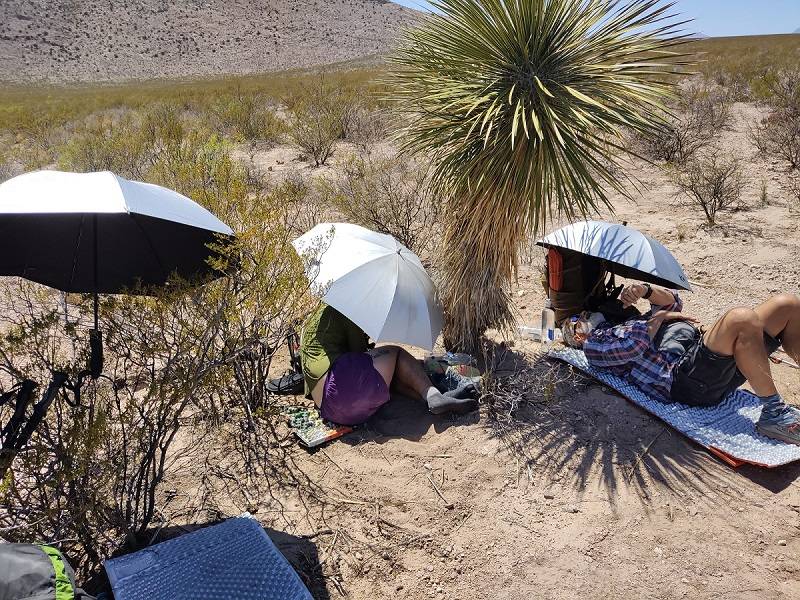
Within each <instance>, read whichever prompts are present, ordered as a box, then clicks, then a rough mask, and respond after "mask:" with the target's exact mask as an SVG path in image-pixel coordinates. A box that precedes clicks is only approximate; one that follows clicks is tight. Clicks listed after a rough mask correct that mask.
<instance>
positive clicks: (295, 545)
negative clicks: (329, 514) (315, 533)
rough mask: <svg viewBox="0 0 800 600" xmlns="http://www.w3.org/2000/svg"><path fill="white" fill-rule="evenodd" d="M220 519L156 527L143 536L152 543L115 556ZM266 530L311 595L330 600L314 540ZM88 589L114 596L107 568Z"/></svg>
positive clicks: (88, 584)
mask: <svg viewBox="0 0 800 600" xmlns="http://www.w3.org/2000/svg"><path fill="white" fill-rule="evenodd" d="M220 522H222V521H221V520H216V521H209V522H206V523H192V524H189V525H181V526H172V527H164V528H162V529H154V530H152V531H148V533H147V534H145V535H144V536H143V537H144V538H145V539H148V540H152V543H151V544H143V545H141V546H140V547H138V548H133V549H131V548H125V549H124V550H121V551H119V552H117V553H115V554H114V556H112V558H115V557H117V556H122V555H124V554H128V553H129V552H135V551H136V550H141V549H142V548H144V547H146V546H148V545H152V544H157V543H159V542H164V541H166V540H170V539H173V538H176V537H179V536H181V535H184V534H186V533H191V532H192V531H197V530H198V529H203V528H204V527H209V526H211V525H216V524H218V523H220ZM264 531H265V532H266V533H267V535H268V536H269V538H270V539H271V540H272V542H273V543H274V544H275V546H277V548H278V550H280V552H281V554H283V556H284V557H285V558H286V560H288V561H289V564H291V565H292V568H293V569H294V570H295V572H296V573H297V574H298V576H299V577H300V579H301V580H302V581H303V583H304V584H305V586H306V587H307V588H308V590H309V591H310V592H311V595H312V596H314V598H315V600H330V597H331V596H330V594H329V592H328V588H327V583H326V580H325V577H324V576H323V574H322V565H321V564H320V561H319V553H318V551H317V547H316V545H315V544H314V543H313V541H312V540H311V539H309V538H306V537H302V536H295V535H291V534H288V533H285V532H283V531H278V530H275V529H272V528H270V527H264ZM86 589H87V591H88V592H89V593H92V594H99V593H101V592H105V593H106V594H107V598H109V599H111V598H113V596H112V595H111V586H110V584H109V582H108V577H107V576H106V572H105V570H102V569H101V570H100V572H98V573H97V574H96V575H95V577H93V578H92V579H91V580H90V581H89V582H88V583H87V585H86Z"/></svg>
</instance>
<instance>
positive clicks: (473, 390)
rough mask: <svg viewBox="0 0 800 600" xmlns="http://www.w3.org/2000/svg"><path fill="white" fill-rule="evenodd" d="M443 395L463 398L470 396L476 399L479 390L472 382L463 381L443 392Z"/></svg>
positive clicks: (479, 394)
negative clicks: (454, 387)
mask: <svg viewBox="0 0 800 600" xmlns="http://www.w3.org/2000/svg"><path fill="white" fill-rule="evenodd" d="M444 395H445V396H448V397H450V398H458V399H465V398H471V399H472V400H477V399H478V398H480V396H481V391H480V389H479V388H478V386H477V385H476V384H474V383H472V382H468V383H463V384H461V385H460V386H458V387H457V388H456V389H454V390H450V391H449V392H445V393H444Z"/></svg>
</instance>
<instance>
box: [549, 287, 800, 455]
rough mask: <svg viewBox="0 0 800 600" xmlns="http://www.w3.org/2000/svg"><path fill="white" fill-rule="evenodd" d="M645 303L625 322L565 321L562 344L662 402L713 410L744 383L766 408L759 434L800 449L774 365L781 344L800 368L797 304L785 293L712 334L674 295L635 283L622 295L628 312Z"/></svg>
mask: <svg viewBox="0 0 800 600" xmlns="http://www.w3.org/2000/svg"><path fill="white" fill-rule="evenodd" d="M642 298H644V299H646V300H648V301H649V302H650V304H651V310H650V311H649V312H648V313H647V314H645V315H644V316H642V317H635V318H631V319H628V320H627V321H625V322H624V323H621V324H616V325H614V324H612V323H609V322H608V321H606V319H605V317H604V316H603V314H601V313H582V314H580V315H576V316H574V317H572V318H571V319H568V320H567V321H566V322H564V324H563V326H562V330H563V333H564V341H565V342H566V343H567V344H568V345H570V346H572V347H574V348H581V349H583V351H584V353H585V354H586V358H587V360H588V362H589V364H590V365H591V366H593V367H595V368H599V369H607V370H608V371H610V372H613V373H614V374H615V375H617V376H619V377H622V378H624V379H625V380H627V381H629V382H630V383H632V384H633V385H635V386H637V387H638V388H639V389H641V390H642V391H643V392H645V393H646V394H648V395H649V396H650V397H652V398H653V399H656V400H659V401H661V402H667V403H669V402H679V403H681V404H688V405H690V406H713V405H716V404H719V403H720V402H722V401H723V400H724V399H725V397H726V396H727V395H728V394H729V393H731V392H733V391H734V390H736V389H737V388H738V387H739V386H741V385H743V384H744V383H745V381H747V382H749V384H750V387H751V388H752V389H753V392H754V393H755V394H756V395H757V396H758V397H759V399H760V400H761V403H762V405H763V409H762V412H761V417H760V419H759V421H758V423H757V424H756V429H757V430H758V432H759V433H761V434H762V435H764V436H767V437H770V438H773V439H777V440H781V441H784V442H788V443H791V444H797V445H800V410H798V409H797V408H796V407H793V406H790V405H788V404H786V403H785V402H784V401H783V399H782V398H781V396H780V394H779V393H778V390H777V388H776V387H775V382H774V380H773V378H772V373H771V369H770V361H769V356H770V355H771V354H772V353H773V352H775V351H776V350H777V349H778V348H779V347H780V346H783V349H784V350H785V351H786V353H787V354H789V355H790V356H791V357H792V358H793V359H794V360H795V361H796V362H800V298H798V297H797V296H795V295H792V294H780V295H777V296H773V297H771V298H769V299H768V300H767V301H766V302H764V303H763V304H760V305H759V306H756V307H755V308H744V307H740V308H734V309H732V310H729V311H728V312H727V313H725V314H724V315H723V316H722V317H721V318H720V319H719V320H718V321H717V322H716V323H715V324H714V325H713V326H712V327H711V328H710V329H708V330H705V329H702V328H698V326H697V325H698V321H697V319H695V318H693V317H691V316H689V315H687V314H685V313H683V312H682V311H683V302H682V301H681V299H680V297H679V296H678V294H677V293H676V292H673V291H670V290H666V289H662V288H658V287H654V286H650V285H649V284H646V283H645V284H641V283H638V284H633V285H629V286H627V287H625V288H624V289H623V291H622V294H621V296H620V300H621V301H622V304H623V306H624V307H625V308H627V307H629V306H632V305H634V304H636V302H638V301H639V300H640V299H642Z"/></svg>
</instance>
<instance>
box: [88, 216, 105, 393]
mask: <svg viewBox="0 0 800 600" xmlns="http://www.w3.org/2000/svg"><path fill="white" fill-rule="evenodd" d="M92 220H93V226H92V229H93V230H94V231H93V235H94V248H93V254H94V257H93V258H94V329H92V330H91V331H90V332H89V348H90V350H91V356H90V357H89V372H90V373H91V376H92V379H97V378H98V377H100V374H101V373H102V372H103V334H102V333H101V332H100V306H99V305H100V300H99V298H98V293H97V287H98V286H97V280H98V276H97V255H98V243H97V215H96V214H95V215H94V217H93V219H92Z"/></svg>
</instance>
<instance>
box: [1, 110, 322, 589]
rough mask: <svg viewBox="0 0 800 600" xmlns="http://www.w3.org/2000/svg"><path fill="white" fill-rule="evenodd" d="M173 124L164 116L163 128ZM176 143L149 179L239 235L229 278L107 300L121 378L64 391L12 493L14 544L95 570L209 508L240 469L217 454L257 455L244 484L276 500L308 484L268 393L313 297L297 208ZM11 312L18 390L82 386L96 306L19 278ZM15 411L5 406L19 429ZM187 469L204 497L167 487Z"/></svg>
mask: <svg viewBox="0 0 800 600" xmlns="http://www.w3.org/2000/svg"><path fill="white" fill-rule="evenodd" d="M162 118H165V117H164V116H163V115H162ZM168 124H169V119H167V120H166V121H159V120H158V119H156V121H154V122H153V123H151V125H153V127H154V128H155V129H152V130H151V131H155V130H159V128H160V127H161V126H165V127H166V126H167V125H168ZM140 133H141V134H142V135H143V136H146V135H147V132H141V131H140ZM164 136H166V133H164V132H163V131H162V132H161V133H160V134H159V136H156V137H155V138H153V139H154V140H155V141H154V144H156V145H159V146H161V145H162V144H163V148H157V149H151V150H152V155H153V156H155V158H154V159H153V164H152V166H151V167H150V170H149V171H148V172H147V173H146V175H147V177H146V178H147V179H148V180H150V181H156V182H160V183H166V184H169V185H170V186H171V187H173V188H175V189H177V190H178V191H180V192H182V193H184V194H186V195H189V196H190V197H192V198H194V199H195V200H196V201H198V202H200V203H201V204H204V205H205V206H207V207H208V208H209V209H211V210H212V211H213V212H214V213H215V214H217V215H219V216H220V218H222V219H223V220H225V221H226V222H228V223H229V224H230V225H231V226H232V227H233V228H234V229H235V230H236V231H237V240H236V242H235V244H233V246H231V247H226V248H225V249H222V248H220V251H221V253H222V257H221V258H220V259H219V262H218V264H217V265H216V266H217V267H219V268H220V269H223V268H225V269H226V272H227V273H228V276H226V277H223V278H221V279H218V280H216V281H213V282H210V283H208V284H207V285H205V286H201V287H188V286H187V285H186V284H185V283H183V282H180V281H175V282H173V284H172V285H171V286H169V288H168V289H166V290H164V291H163V292H162V293H161V294H160V295H159V296H158V297H155V298H151V297H142V296H115V297H112V298H106V299H104V301H103V303H102V311H101V329H102V330H103V331H104V333H105V337H106V344H105V359H106V362H105V370H104V374H105V376H104V377H103V378H101V379H99V380H97V381H96V382H89V383H87V384H86V385H85V386H84V389H83V390H84V391H83V394H82V396H81V399H80V402H75V400H76V398H75V397H74V394H73V393H72V392H70V391H69V390H64V391H63V393H62V394H61V396H60V397H59V399H58V400H57V402H56V403H55V404H54V406H53V408H52V409H51V412H50V413H49V415H48V417H47V419H46V420H45V422H44V423H43V424H42V426H41V427H40V428H39V430H38V431H37V432H36V433H35V434H34V437H33V438H32V440H31V443H30V444H29V446H28V448H27V449H26V450H25V451H24V452H22V453H21V454H20V455H19V456H17V458H16V460H15V462H14V463H13V465H12V468H11V470H10V471H9V474H8V476H7V477H6V479H5V480H4V481H3V482H2V485H0V506H2V509H3V510H2V511H0V530H3V531H4V537H7V538H8V539H9V540H10V541H32V540H39V541H44V542H52V541H56V540H60V546H61V547H62V548H64V549H65V550H66V552H67V554H68V555H69V556H70V557H71V558H72V559H73V560H74V561H76V563H77V564H78V566H79V567H80V571H81V572H82V573H84V574H86V573H88V572H90V571H91V570H93V569H95V568H97V567H98V565H99V564H100V561H102V560H103V559H105V558H107V557H108V556H110V555H111V554H112V553H113V552H115V551H117V550H120V549H121V548H122V547H126V546H127V547H131V546H135V545H138V544H139V543H141V542H144V543H147V542H148V541H150V539H151V538H152V535H148V534H146V532H147V531H148V527H150V526H151V525H152V524H153V523H154V522H156V523H159V524H160V525H164V524H165V523H166V522H167V521H168V520H169V518H170V515H174V514H177V513H178V512H179V510H186V511H187V513H186V514H195V513H197V512H202V511H203V510H204V509H205V508H208V507H209V505H208V502H209V494H208V493H202V489H205V488H206V487H207V486H209V485H212V484H211V483H210V482H211V481H212V480H213V479H214V477H213V473H212V471H213V470H214V469H218V468H219V465H220V463H221V462H224V461H225V460H226V458H227V455H222V456H220V455H214V456H212V454H211V453H212V452H213V451H214V448H215V447H216V445H217V443H218V442H219V443H223V441H224V443H225V444H226V447H230V448H232V450H231V452H236V453H237V454H235V456H236V457H238V458H242V457H245V458H244V459H243V462H242V464H236V465H233V467H235V468H240V469H241V470H242V473H241V477H242V479H243V480H244V481H247V482H252V483H253V485H256V486H259V487H260V486H262V485H263V483H262V482H267V484H266V485H268V486H270V490H275V489H278V488H280V486H290V487H291V489H297V487H298V482H299V481H300V480H299V479H298V477H300V474H299V473H297V472H295V471H293V470H292V469H289V470H287V466H286V465H287V460H289V459H288V458H287V456H288V455H287V454H285V453H284V452H283V450H282V449H281V448H280V446H279V445H278V444H277V443H274V441H275V439H276V434H275V431H274V427H273V420H274V419H275V417H276V415H275V414H274V413H272V412H270V411H269V410H268V409H267V408H266V407H267V402H266V399H267V391H266V387H265V386H266V382H267V380H268V376H269V372H270V367H271V363H272V357H273V356H274V353H275V351H276V348H278V347H279V346H280V345H281V342H282V340H283V339H284V337H285V334H286V332H287V330H288V328H289V327H290V326H291V324H292V323H293V322H294V321H295V320H296V318H297V317H298V316H299V313H300V312H301V311H302V310H303V307H304V303H305V298H306V296H305V288H304V285H303V284H301V283H298V282H300V281H303V277H302V264H301V261H300V259H299V258H298V257H297V256H296V254H295V253H294V251H293V250H292V248H291V245H290V240H291V238H292V235H291V233H290V231H289V227H288V225H289V223H290V219H291V215H290V213H289V208H290V206H291V203H290V202H288V201H287V197H286V194H287V193H286V191H285V190H284V189H283V188H281V187H276V188H268V187H267V186H265V184H264V182H262V181H261V180H260V178H259V177H258V176H256V175H254V174H253V173H250V172H249V171H247V170H246V169H245V168H244V167H242V166H241V165H239V164H237V163H236V162H235V161H233V160H232V159H231V158H230V156H229V154H228V152H227V148H226V146H225V145H224V144H223V143H222V142H221V141H219V140H217V139H214V138H211V139H209V138H207V137H205V138H204V137H202V136H200V135H194V136H193V135H191V134H185V135H184V138H182V139H180V140H178V139H171V140H168V141H165V140H164ZM167 137H168V136H167ZM233 263H235V265H236V269H227V268H226V267H227V266H228V265H230V264H233ZM0 303H1V304H2V305H3V306H2V315H3V319H4V323H3V327H2V333H1V334H0V384H1V385H2V387H3V389H7V387H8V385H9V384H10V383H11V382H13V381H14V380H18V379H20V378H22V377H29V378H31V379H33V380H35V381H38V382H42V383H44V382H46V381H47V380H48V379H49V377H50V374H51V372H52V371H53V370H61V371H64V372H66V373H67V375H68V376H69V378H70V380H71V381H74V380H75V377H76V374H77V373H78V372H79V371H80V370H81V369H82V368H83V367H84V365H85V364H86V361H87V352H86V346H87V339H86V338H87V336H86V325H87V322H88V321H89V319H90V316H89V315H90V310H91V303H90V302H84V301H80V300H78V301H77V304H72V303H67V302H66V301H65V300H64V298H63V297H62V295H61V294H57V293H55V292H53V291H52V290H48V289H47V288H43V287H42V286H38V285H35V284H32V283H27V282H24V281H22V282H17V281H9V280H6V281H5V282H3V287H2V289H1V290H0ZM68 400H69V402H68ZM7 410H13V407H12V406H4V407H0V417H3V420H4V419H5V418H6V417H7V416H8V412H2V411H7ZM221 440H222V441H221ZM228 462H229V463H231V462H235V461H230V460H229V461H228ZM208 465H213V466H214V468H213V469H211V468H210V467H208ZM207 467H208V468H207ZM233 467H231V468H233ZM198 468H199V470H200V472H197V469H198ZM178 473H180V480H179V481H180V483H181V485H186V481H187V477H190V476H194V477H195V478H196V479H194V480H192V484H191V486H190V487H197V488H199V489H200V492H201V493H199V495H198V496H197V497H190V496H189V495H188V494H185V493H183V492H181V493H178V492H177V491H175V490H173V491H165V490H164V486H165V482H168V481H172V482H173V484H172V485H173V487H175V485H174V482H175V480H176V477H177V474H178ZM287 489H288V487H287ZM259 493H261V491H260V490H259ZM264 494H265V496H264V498H269V493H268V492H267V491H265V492H264ZM178 496H180V498H179V500H180V502H178V500H176V497H178ZM179 506H183V508H182V509H179ZM9 528H10V529H9Z"/></svg>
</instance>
